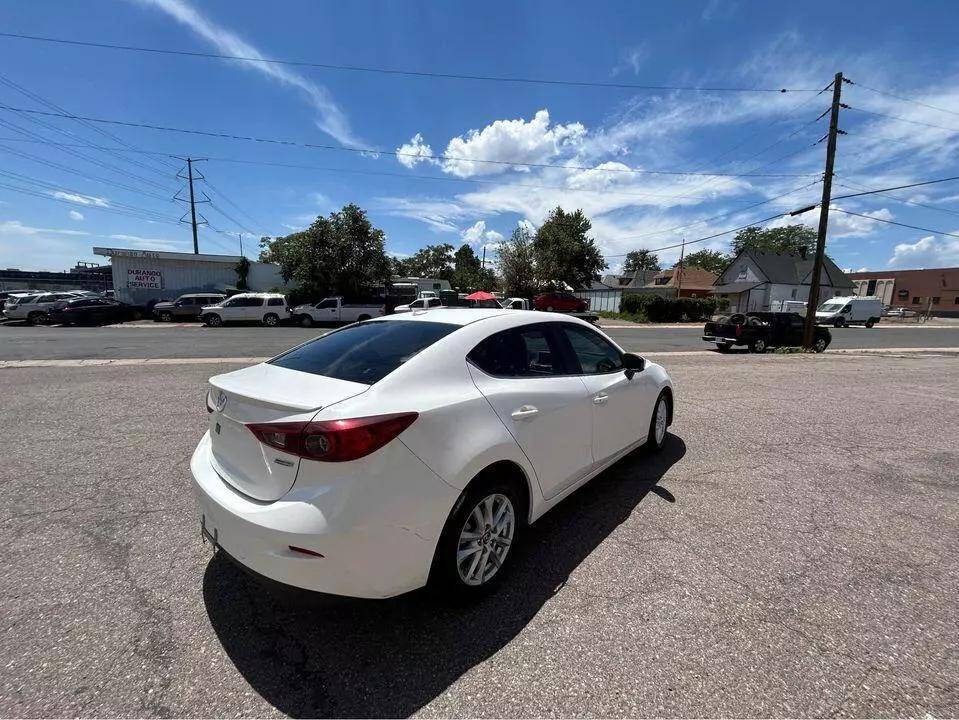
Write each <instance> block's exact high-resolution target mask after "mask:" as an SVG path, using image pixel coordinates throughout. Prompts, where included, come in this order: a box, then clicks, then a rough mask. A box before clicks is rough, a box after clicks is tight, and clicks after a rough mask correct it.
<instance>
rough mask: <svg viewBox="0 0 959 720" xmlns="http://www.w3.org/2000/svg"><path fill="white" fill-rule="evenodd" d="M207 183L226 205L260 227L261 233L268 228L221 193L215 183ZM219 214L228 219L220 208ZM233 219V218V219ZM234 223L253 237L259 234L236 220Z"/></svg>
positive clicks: (207, 181)
mask: <svg viewBox="0 0 959 720" xmlns="http://www.w3.org/2000/svg"><path fill="white" fill-rule="evenodd" d="M205 182H206V184H207V187H208V188H210V189H211V190H212V191H213V192H214V193H216V195H217V196H218V197H220V198H221V199H222V200H223V201H224V202H225V203H227V204H228V205H229V206H230V207H232V208H233V209H234V210H236V211H237V212H238V213H240V214H241V215H243V217H245V218H246V219H247V220H249V221H250V222H252V223H253V224H254V225H257V226H259V227H260V229H261V231H262V229H263V228H265V227H266V225H265V224H264V223H261V222H259V221H258V220H257V219H256V218H254V217H252V216H251V215H250V214H249V213H247V212H246V210H244V209H243V208H241V207H240V206H239V205H237V204H236V203H235V202H233V201H232V200H230V198H229V197H227V196H226V195H225V194H224V193H223V192H222V191H220V190H219V189H217V188H216V187H215V186H214V185H213V183H211V182H210V181H209V180H206V181H205ZM217 212H219V213H220V214H221V215H224V216H225V217H228V216H226V214H225V213H223V211H222V210H220V209H219V208H217ZM231 219H232V218H231ZM233 222H234V223H235V224H236V226H237V227H239V228H242V229H244V230H246V231H247V232H248V233H251V234H253V235H256V234H257V231H255V230H250V228H248V227H246V226H244V225H243V224H242V223H240V222H237V221H235V220H234V221H233ZM261 234H265V233H261Z"/></svg>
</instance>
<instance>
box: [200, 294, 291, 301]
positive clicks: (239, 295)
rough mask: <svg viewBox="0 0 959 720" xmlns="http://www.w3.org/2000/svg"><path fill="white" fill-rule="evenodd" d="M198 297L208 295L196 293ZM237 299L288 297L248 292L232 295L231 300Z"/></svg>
mask: <svg viewBox="0 0 959 720" xmlns="http://www.w3.org/2000/svg"><path fill="white" fill-rule="evenodd" d="M196 294H197V295H204V294H207V293H196ZM212 294H213V295H222V294H223V293H212ZM237 297H257V298H281V297H286V295H283V294H281V293H261V292H248V293H237V294H236V295H231V296H230V300H232V299H233V298H237Z"/></svg>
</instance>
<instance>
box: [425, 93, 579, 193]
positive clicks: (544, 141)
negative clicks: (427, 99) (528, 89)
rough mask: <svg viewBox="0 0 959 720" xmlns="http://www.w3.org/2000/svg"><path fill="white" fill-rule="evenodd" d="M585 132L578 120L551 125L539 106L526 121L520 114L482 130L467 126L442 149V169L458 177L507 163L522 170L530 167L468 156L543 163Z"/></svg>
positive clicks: (493, 172)
mask: <svg viewBox="0 0 959 720" xmlns="http://www.w3.org/2000/svg"><path fill="white" fill-rule="evenodd" d="M585 135H586V128H585V127H584V126H583V125H582V124H581V123H578V122H574V123H569V124H568V125H555V124H554V125H553V126H552V127H550V124H549V111H548V110H539V111H538V112H537V113H536V114H535V115H534V116H533V119H532V120H530V121H529V122H527V121H526V120H523V119H522V118H518V119H516V120H496V121H494V122H493V123H491V124H489V125H487V126H486V127H484V128H483V129H482V130H470V131H469V132H467V133H466V135H460V136H457V137H454V138H453V139H452V140H450V141H449V144H448V145H447V146H446V151H445V152H444V157H445V158H446V159H445V160H444V161H443V170H444V171H445V172H448V173H450V174H452V175H456V176H457V177H472V176H474V175H496V174H499V173H503V172H506V171H507V170H509V169H510V167H512V168H513V169H515V170H519V171H524V172H525V171H528V170H529V168H527V167H525V166H523V165H514V166H510V165H503V164H494V163H481V162H470V159H477V160H479V159H482V160H492V161H495V162H496V163H505V162H510V161H515V162H518V163H545V162H548V161H549V160H551V159H552V158H554V157H555V156H557V155H558V154H560V152H561V151H563V150H564V149H567V148H569V147H570V146H573V145H575V144H576V143H577V142H579V141H580V140H581V139H582V138H583V137H584V136H585Z"/></svg>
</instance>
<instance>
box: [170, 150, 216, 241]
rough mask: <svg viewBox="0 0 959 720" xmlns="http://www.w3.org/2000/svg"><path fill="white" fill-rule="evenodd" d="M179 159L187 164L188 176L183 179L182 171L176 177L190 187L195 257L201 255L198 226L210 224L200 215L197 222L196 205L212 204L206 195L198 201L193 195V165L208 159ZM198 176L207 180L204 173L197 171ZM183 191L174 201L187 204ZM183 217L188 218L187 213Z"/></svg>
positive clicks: (181, 219) (174, 197)
mask: <svg viewBox="0 0 959 720" xmlns="http://www.w3.org/2000/svg"><path fill="white" fill-rule="evenodd" d="M178 159H180V160H183V161H184V162H185V163H186V168H187V176H186V177H183V175H181V173H182V172H183V170H180V171H179V172H178V173H177V174H176V176H177V177H178V178H179V179H180V180H186V181H187V182H188V183H189V186H190V200H189V202H190V225H192V226H193V254H194V255H199V254H200V244H199V242H198V241H197V237H196V228H197V225H204V224H208V223H207V221H206V218H205V217H203V216H202V215H200V222H197V219H196V214H197V213H196V205H197V203H198V202H200V203H204V202H210V198H208V197H206V193H204V194H203V197H204V198H206V199H205V200H196V199H195V198H194V195H193V163H195V162H200V161H201V160H206V158H191V157H185V158H178ZM197 174H198V176H199V177H198V179H199V180H204V179H205V178H204V177H203V173H201V172H199V171H197ZM182 190H183V188H180V190H177V192H176V195H174V196H173V199H174V200H178V201H179V202H187V200H186V198H181V197H180V192H181V191H182ZM183 217H186V213H184V215H183ZM180 222H183V218H182V217H181V218H180Z"/></svg>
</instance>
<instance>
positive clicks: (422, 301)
mask: <svg viewBox="0 0 959 720" xmlns="http://www.w3.org/2000/svg"><path fill="white" fill-rule="evenodd" d="M438 307H443V301H442V300H440V299H439V298H419V299H418V300H414V301H413V302H411V303H408V304H407V305H397V306H396V307H395V308H393V312H394V313H408V312H413V311H414V310H429V309H430V308H438Z"/></svg>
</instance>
